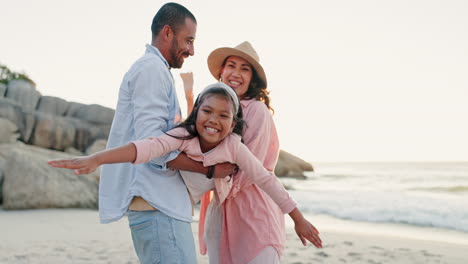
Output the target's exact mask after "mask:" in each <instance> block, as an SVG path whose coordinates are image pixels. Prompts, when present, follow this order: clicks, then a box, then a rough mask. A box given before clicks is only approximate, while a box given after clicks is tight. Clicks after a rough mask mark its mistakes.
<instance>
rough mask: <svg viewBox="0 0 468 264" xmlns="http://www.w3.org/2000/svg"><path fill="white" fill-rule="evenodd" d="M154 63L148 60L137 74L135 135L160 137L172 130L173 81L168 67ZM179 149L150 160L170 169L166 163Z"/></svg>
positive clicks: (133, 95)
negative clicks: (170, 125) (169, 123)
mask: <svg viewBox="0 0 468 264" xmlns="http://www.w3.org/2000/svg"><path fill="white" fill-rule="evenodd" d="M158 67H160V66H159V65H157V64H156V63H154V62H147V64H146V65H143V66H142V69H141V71H140V72H139V73H138V74H136V75H135V77H134V78H133V79H132V80H131V82H132V86H133V87H132V88H133V90H132V92H133V94H132V101H133V115H134V116H133V119H134V122H135V123H134V129H135V138H136V139H137V140H139V139H146V138H149V137H159V136H161V135H164V131H167V130H168V122H169V120H170V119H171V113H170V110H169V109H170V108H171V105H170V104H172V103H173V100H172V98H171V97H170V96H171V95H170V94H171V89H172V86H171V80H170V79H168V76H167V74H166V73H165V72H164V71H165V70H166V69H158ZM176 155H178V151H176V152H171V153H169V154H167V155H165V156H162V157H159V158H155V159H152V160H151V161H150V163H152V164H154V165H156V166H157V167H159V168H161V169H165V168H166V163H167V162H168V161H169V160H172V159H173V158H174V157H175V156H176Z"/></svg>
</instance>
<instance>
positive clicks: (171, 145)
mask: <svg viewBox="0 0 468 264" xmlns="http://www.w3.org/2000/svg"><path fill="white" fill-rule="evenodd" d="M168 133H169V134H171V135H174V136H182V137H183V136H186V135H188V132H187V130H185V129H184V128H175V129H173V130H171V131H169V132H168ZM132 143H133V144H135V146H136V149H137V158H136V160H135V162H134V164H140V163H145V162H148V161H149V160H151V159H153V158H156V157H159V156H162V155H165V154H167V153H169V152H171V151H174V150H177V149H178V150H180V151H183V152H185V153H186V154H187V156H188V157H190V158H191V159H193V160H196V161H199V162H202V163H203V165H204V166H205V167H206V166H211V165H214V164H217V163H222V162H231V163H235V164H237V166H239V169H240V170H242V171H247V172H249V175H250V176H251V177H252V178H251V180H252V181H253V182H255V183H256V184H258V186H260V187H261V188H262V189H263V190H264V191H265V192H266V193H268V195H269V196H270V197H271V198H272V199H273V200H274V201H275V202H276V204H277V205H278V206H279V207H280V208H281V210H282V211H283V212H284V213H289V212H291V211H292V210H293V209H294V208H295V207H296V202H295V201H294V200H293V199H292V198H291V196H289V193H288V192H287V191H286V190H285V189H284V187H283V185H282V184H281V182H280V181H279V180H278V179H277V178H276V176H275V175H274V174H273V173H272V172H269V171H267V170H265V168H264V167H263V165H262V163H261V162H260V161H258V160H257V159H256V158H255V156H254V155H253V154H252V153H251V152H250V151H249V149H248V148H247V147H246V146H245V145H244V144H242V142H241V138H240V136H238V135H236V134H230V135H229V136H227V137H226V138H225V139H224V140H223V141H222V142H221V143H220V144H219V145H218V146H217V147H216V148H214V149H212V150H211V151H208V152H206V153H202V151H201V149H200V142H199V140H198V137H194V138H192V139H188V140H182V139H177V138H174V137H171V136H169V135H162V136H160V137H157V138H148V139H144V140H138V141H134V142H132ZM234 178H236V177H234ZM230 184H231V182H228V181H227V180H225V179H223V178H221V179H215V186H216V191H217V193H218V197H219V198H220V203H222V202H223V201H224V200H225V199H226V197H227V196H228V194H229V192H230V187H231V185H230ZM231 193H232V192H231Z"/></svg>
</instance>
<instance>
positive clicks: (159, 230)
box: [99, 3, 234, 264]
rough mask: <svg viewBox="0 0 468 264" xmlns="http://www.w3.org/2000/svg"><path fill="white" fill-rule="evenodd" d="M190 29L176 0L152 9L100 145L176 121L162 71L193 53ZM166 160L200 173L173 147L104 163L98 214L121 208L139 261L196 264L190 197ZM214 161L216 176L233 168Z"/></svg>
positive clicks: (192, 24) (113, 215)
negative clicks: (148, 35)
mask: <svg viewBox="0 0 468 264" xmlns="http://www.w3.org/2000/svg"><path fill="white" fill-rule="evenodd" d="M196 28H197V21H196V19H195V17H194V16H193V14H192V13H191V12H190V11H189V10H187V9H186V8H185V7H183V6H182V5H179V4H176V3H167V4H165V5H163V6H162V7H161V8H160V10H159V11H158V12H157V14H156V15H155V17H154V19H153V23H152V25H151V31H152V41H151V45H147V46H146V52H145V54H144V55H143V56H142V57H141V58H140V59H138V60H137V61H136V62H135V63H134V64H133V65H132V66H131V68H130V70H129V71H128V72H127V73H126V74H125V76H124V79H123V81H122V84H121V87H120V91H119V99H118V102H117V107H116V111H115V117H114V120H113V123H112V128H111V132H110V135H109V141H108V144H107V148H113V147H117V146H121V145H123V144H126V143H128V142H130V141H132V140H136V139H143V138H148V137H152V136H159V135H161V134H163V133H164V132H165V131H168V130H170V129H171V128H173V127H174V125H175V124H176V123H177V122H178V121H179V120H180V118H181V115H180V108H179V103H178V100H177V95H176V91H175V87H174V79H173V77H172V74H171V72H170V69H171V68H180V67H181V66H182V64H183V63H184V60H185V59H186V58H188V57H189V56H193V55H194V40H195V35H196ZM168 166H170V167H171V168H175V169H184V170H190V171H195V172H200V173H204V174H206V173H207V172H208V169H207V168H204V167H203V166H202V165H201V164H200V163H197V162H194V161H192V160H191V159H189V158H188V157H187V156H185V155H184V154H180V155H179V153H178V152H173V153H170V154H168V155H167V156H164V157H161V158H157V159H154V160H152V161H151V162H149V163H146V164H142V165H131V164H128V163H127V164H113V165H105V166H103V167H102V171H101V181H100V185H99V214H100V220H101V222H102V223H109V222H113V221H117V220H119V219H120V218H122V217H123V215H125V213H127V211H128V219H129V225H130V229H131V233H132V240H133V244H134V247H135V251H136V253H137V255H138V258H139V259H140V261H141V263H155V262H157V263H169V262H170V263H184V264H185V263H196V253H195V246H194V241H193V236H192V230H191V225H190V222H191V221H192V208H191V202H190V198H189V195H188V193H187V189H186V187H185V185H184V182H183V181H182V178H181V177H180V174H179V172H178V171H177V170H171V169H169V168H168ZM218 166H219V165H217V167H216V169H215V172H217V173H218V174H219V173H225V174H224V175H228V174H230V173H232V172H233V170H234V167H233V166H232V165H231V166H232V167H229V165H226V164H225V166H224V167H223V166H219V170H218ZM218 171H219V172H218Z"/></svg>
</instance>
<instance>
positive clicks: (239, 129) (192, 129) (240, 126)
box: [166, 87, 245, 140]
mask: <svg viewBox="0 0 468 264" xmlns="http://www.w3.org/2000/svg"><path fill="white" fill-rule="evenodd" d="M214 94H217V95H221V96H224V97H226V98H228V100H230V101H231V102H232V98H231V96H230V95H229V94H228V92H227V91H226V90H225V89H223V88H219V87H213V88H210V89H208V90H207V91H205V92H204V93H203V95H202V96H201V97H200V95H199V96H198V97H197V100H195V104H194V106H193V109H192V112H191V113H190V115H189V116H188V117H187V119H185V121H184V122H182V123H180V124H179V125H177V126H176V127H175V128H177V127H183V128H185V129H186V130H187V132H188V133H189V135H187V136H184V137H178V136H174V135H171V134H168V133H166V134H167V135H169V136H171V137H174V138H177V139H183V140H186V139H192V138H194V137H198V135H199V134H198V131H197V128H196V125H195V123H196V121H197V115H198V109H199V108H200V105H201V104H202V103H203V101H204V100H205V98H206V97H207V96H208V95H214ZM232 104H233V105H234V102H232ZM234 110H235V109H233V112H234ZM234 122H236V124H235V126H234V129H233V131H232V132H233V133H236V134H238V135H239V136H241V137H242V134H243V130H244V124H245V121H244V119H243V118H242V107H241V106H240V105H239V110H238V111H237V114H234Z"/></svg>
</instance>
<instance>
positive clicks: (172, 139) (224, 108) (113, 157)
mask: <svg viewBox="0 0 468 264" xmlns="http://www.w3.org/2000/svg"><path fill="white" fill-rule="evenodd" d="M242 129H243V120H242V110H241V108H240V103H239V99H238V97H237V95H236V93H235V92H234V90H232V89H231V88H230V87H229V86H227V85H225V84H224V83H215V84H212V85H210V86H208V87H207V88H205V89H204V90H203V91H202V92H201V93H200V95H199V96H198V98H197V100H196V101H195V105H194V109H193V111H192V112H191V114H190V115H189V117H188V118H187V119H186V120H185V121H184V122H183V123H181V124H180V125H178V126H177V127H176V128H174V129H173V130H171V131H169V132H168V133H167V135H163V136H160V137H158V138H148V139H145V140H139V141H134V142H131V143H129V144H127V145H125V146H121V147H118V148H114V149H109V150H105V151H101V152H98V153H96V154H93V155H91V156H85V157H80V158H73V159H64V160H55V161H49V164H50V165H51V166H53V167H58V168H67V169H73V170H75V174H85V173H91V172H93V171H94V170H95V169H96V168H97V167H98V166H100V165H102V164H112V163H123V162H132V163H133V164H141V163H145V162H148V161H149V160H151V159H153V158H155V157H159V156H162V155H164V154H166V153H168V152H170V151H173V150H176V149H178V150H180V151H183V152H185V153H186V154H187V155H188V156H189V157H190V158H192V159H194V160H196V161H199V162H203V164H204V166H213V165H214V164H217V163H221V162H225V161H228V162H231V163H235V164H237V165H238V166H239V169H241V170H243V171H246V172H248V174H249V175H251V176H252V177H251V178H252V181H254V182H255V183H256V184H257V185H258V186H260V187H261V188H262V189H263V190H264V191H265V192H266V193H267V194H268V195H269V196H270V197H271V199H273V201H275V203H276V204H277V205H278V207H279V208H281V210H282V212H283V213H288V214H289V215H290V217H291V218H292V219H293V221H294V223H295V229H296V233H297V235H298V236H299V238H300V239H301V241H302V242H303V243H304V245H305V243H306V240H309V241H310V242H311V243H313V244H314V245H315V246H316V247H319V248H320V247H321V240H320V238H319V235H318V234H319V233H318V231H317V229H315V227H314V226H313V225H312V224H310V223H309V222H308V221H307V220H306V219H305V218H304V217H303V216H302V214H301V212H300V211H299V209H298V208H297V207H296V203H295V202H294V201H293V199H292V198H291V197H290V196H289V194H288V192H287V191H286V190H285V189H284V187H283V186H282V184H281V183H280V182H279V180H278V179H277V178H276V176H275V175H274V174H272V173H271V172H269V171H267V170H265V169H264V168H263V165H262V164H261V163H260V162H259V161H258V160H257V159H256V158H255V156H253V155H252V153H250V151H249V150H248V149H247V147H246V146H245V145H244V144H243V143H242V142H241V137H240V135H241V133H242ZM211 168H213V167H211ZM208 176H209V175H208ZM227 178H229V179H223V178H221V179H217V178H215V179H214V181H213V182H214V183H213V182H211V181H207V180H203V182H202V181H201V179H200V178H197V179H194V178H190V177H185V178H184V180H185V181H186V183H187V187H188V188H189V192H190V193H191V195H192V197H193V200H194V201H195V202H196V201H197V200H198V199H199V197H200V196H201V194H203V193H204V192H206V191H207V190H209V189H213V187H216V188H215V189H216V192H215V193H214V196H215V200H216V201H217V202H218V204H222V203H223V202H224V200H225V199H226V197H227V195H228V194H229V192H230V186H231V184H232V181H231V178H230V177H227ZM200 182H202V184H200ZM232 228H233V229H235V228H236V227H235V225H234V226H232ZM218 243H220V241H218ZM233 257H234V258H235V257H236V256H233Z"/></svg>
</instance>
